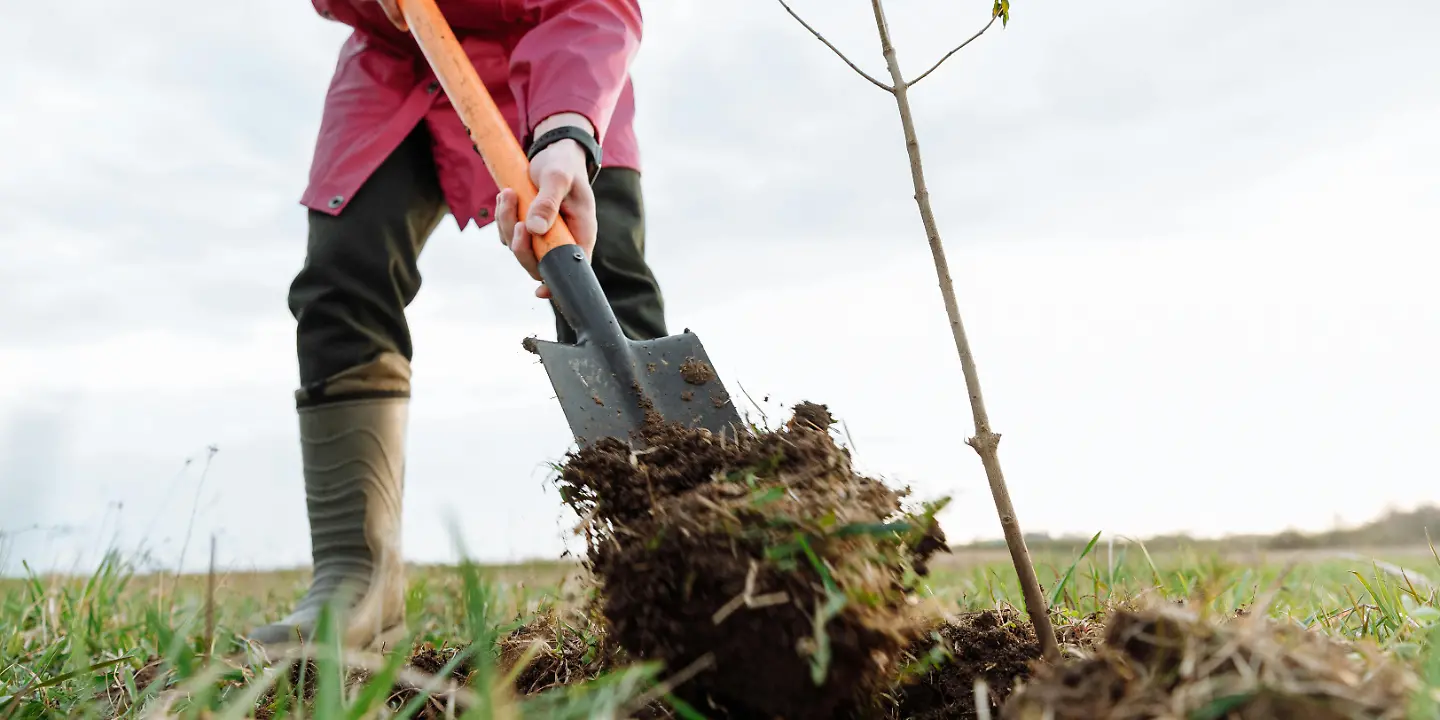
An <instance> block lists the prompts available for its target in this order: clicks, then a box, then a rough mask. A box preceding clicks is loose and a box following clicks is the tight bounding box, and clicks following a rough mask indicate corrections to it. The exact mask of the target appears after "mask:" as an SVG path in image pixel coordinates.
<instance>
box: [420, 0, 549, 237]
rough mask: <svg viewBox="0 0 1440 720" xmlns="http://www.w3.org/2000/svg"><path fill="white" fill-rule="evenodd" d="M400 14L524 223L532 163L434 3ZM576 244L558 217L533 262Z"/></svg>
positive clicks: (532, 188) (530, 197) (531, 187)
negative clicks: (517, 200) (514, 197)
mask: <svg viewBox="0 0 1440 720" xmlns="http://www.w3.org/2000/svg"><path fill="white" fill-rule="evenodd" d="M400 10H401V12H403V13H404V14H405V22H406V23H407V24H408V25H409V26H410V32H411V34H413V35H414V36H415V39H416V41H418V42H419V43H420V51H421V52H423V53H424V54H425V59H426V60H427V61H429V63H430V67H431V68H432V69H434V71H435V75H436V77H437V79H439V81H440V87H441V88H444V90H445V94H446V96H448V97H449V98H450V104H452V105H454V106H455V110H456V111H457V112H459V113H460V121H461V122H462V123H464V124H465V129H466V130H468V131H469V132H470V140H471V141H472V142H474V143H475V148H476V149H477V150H479V151H480V157H481V158H482V159H483V160H484V161H485V167H487V168H489V169H490V175H491V176H492V177H494V178H495V182H496V184H497V185H499V186H500V187H502V188H507V187H508V188H513V189H514V190H515V194H516V195H518V196H519V197H520V208H519V215H518V217H519V218H521V221H522V222H523V219H524V217H525V214H526V213H527V212H529V210H530V203H532V202H534V201H535V194H536V192H537V190H536V188H535V183H533V182H531V180H530V161H529V159H528V158H526V157H525V152H524V151H523V150H521V149H520V141H519V140H516V139H515V134H514V133H512V132H511V131H510V125H509V124H508V123H506V122H505V117H504V116H503V115H501V114H500V109H499V108H497V107H495V100H494V99H492V98H491V97H490V92H489V91H488V90H486V89H485V83H483V82H481V81H480V75H479V74H478V73H476V72H475V66H474V65H473V64H471V63H470V58H469V57H467V56H466V55H465V51H464V50H462V49H461V48H460V41H458V40H456V39H455V33H454V32H451V30H450V23H448V22H446V21H445V16H444V15H441V14H440V8H438V7H436V6H435V0H403V2H401V3H400ZM507 241H508V238H507ZM575 244H576V242H575V236H573V235H571V234H570V228H569V227H567V226H566V225H565V220H564V218H562V217H556V218H555V223H554V224H553V225H551V226H550V231H549V232H547V233H545V235H544V236H543V237H538V238H535V241H534V248H535V258H536V259H537V260H538V259H540V258H543V257H545V254H546V253H548V252H550V251H551V250H554V249H555V248H557V247H562V246H564V245H575Z"/></svg>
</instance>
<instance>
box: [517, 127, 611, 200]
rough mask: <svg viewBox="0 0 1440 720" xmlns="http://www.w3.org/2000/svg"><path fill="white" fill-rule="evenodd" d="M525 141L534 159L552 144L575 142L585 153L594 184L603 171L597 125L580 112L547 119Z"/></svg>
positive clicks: (586, 168) (528, 154)
mask: <svg viewBox="0 0 1440 720" xmlns="http://www.w3.org/2000/svg"><path fill="white" fill-rule="evenodd" d="M525 143H526V150H525V155H526V157H528V158H530V159H531V160H534V159H535V157H536V156H537V155H539V154H540V153H541V152H542V151H544V150H545V149H546V148H548V147H550V146H552V145H556V144H569V145H572V146H574V147H575V148H576V149H577V150H579V151H580V152H581V154H582V155H583V157H584V159H585V174H586V178H587V179H588V180H589V181H590V182H591V183H593V182H595V177H596V175H597V174H598V173H599V172H600V165H601V162H602V160H601V154H602V151H601V147H600V142H599V140H598V139H596V137H595V133H594V126H592V125H591V124H590V121H589V120H588V119H586V118H585V116H583V115H580V114H579V113H556V114H555V115H551V116H549V117H547V118H545V119H544V120H542V121H541V122H540V123H539V124H537V125H536V126H535V130H534V132H532V133H531V136H530V137H529V138H526V140H525Z"/></svg>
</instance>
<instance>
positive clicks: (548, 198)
mask: <svg viewBox="0 0 1440 720" xmlns="http://www.w3.org/2000/svg"><path fill="white" fill-rule="evenodd" d="M569 194H570V174H569V173H567V172H565V171H564V170H561V169H560V168H557V167H550V168H546V169H545V170H543V171H541V172H540V187H539V189H538V191H537V192H536V194H535V201H534V202H532V203H530V212H529V213H527V214H526V216H525V229H526V230H529V231H530V232H531V233H533V234H535V235H544V234H545V233H547V232H549V231H550V226H551V225H553V224H555V218H557V217H559V216H560V202H561V201H562V200H564V199H565V196H567V195H569Z"/></svg>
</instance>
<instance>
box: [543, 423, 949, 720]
mask: <svg viewBox="0 0 1440 720" xmlns="http://www.w3.org/2000/svg"><path fill="white" fill-rule="evenodd" d="M832 423H833V418H832V417H831V416H830V413H829V411H828V410H827V409H826V408H825V407H824V406H822V405H816V404H813V403H802V404H801V405H799V406H798V407H797V408H796V411H795V413H794V415H793V417H791V418H790V419H789V421H787V422H786V423H785V425H784V427H782V428H780V429H778V430H775V431H766V432H759V433H755V434H749V433H743V434H741V435H740V436H739V437H738V438H721V437H717V436H712V435H711V434H710V433H709V432H707V431H705V430H694V429H687V428H683V427H680V426H678V425H661V424H654V425H652V426H650V427H647V428H646V429H645V430H644V431H643V433H644V436H643V440H644V443H643V445H644V447H645V449H643V450H636V449H634V447H632V445H630V444H628V443H625V442H621V441H619V440H616V439H606V440H602V441H600V442H598V443H596V444H595V445H593V446H591V447H589V448H585V449H582V450H580V451H578V452H576V453H574V454H573V455H572V456H571V457H570V458H569V459H568V462H567V463H566V464H565V465H564V467H563V470H562V474H561V476H560V478H559V485H560V487H561V491H562V497H563V498H564V500H565V502H566V503H568V504H569V505H570V506H571V507H572V508H573V509H574V510H575V511H576V512H577V514H578V515H579V516H580V517H581V518H582V519H583V525H582V527H583V530H584V532H585V534H586V540H587V543H586V544H587V553H586V563H587V565H588V568H589V570H590V572H591V574H592V575H593V576H594V578H595V580H596V581H597V582H598V583H599V586H600V588H601V589H600V596H601V597H600V604H599V610H600V614H601V616H602V617H603V619H604V621H605V623H606V624H607V626H608V627H609V628H610V632H611V633H612V636H613V638H614V640H615V641H616V643H617V644H618V646H619V647H621V648H624V650H625V651H626V652H628V653H630V654H632V655H633V656H634V657H636V658H638V659H644V660H659V661H662V662H663V663H664V664H665V666H666V667H667V668H670V669H671V671H672V672H687V673H693V675H694V676H693V678H692V679H690V681H689V682H687V683H685V684H684V685H682V686H681V687H680V688H678V689H677V690H676V694H677V695H678V696H680V697H681V698H682V699H683V700H684V701H686V702H687V703H690V704H691V705H693V706H695V707H696V708H697V709H699V710H700V712H702V713H705V714H707V715H709V716H711V717H726V716H729V717H767V718H768V717H785V718H795V719H802V718H829V717H834V716H835V713H836V712H837V711H838V710H839V709H840V708H843V707H849V706H853V705H855V704H857V703H862V702H864V701H865V699H866V698H869V697H871V696H873V695H874V694H875V693H877V692H878V691H880V690H881V689H883V688H884V686H885V683H886V682H887V680H888V678H890V677H891V676H892V675H893V674H894V672H895V669H896V667H897V665H898V663H899V662H900V659H901V656H902V655H903V653H904V651H905V649H906V648H907V647H909V646H910V645H911V644H912V643H913V642H915V641H916V639H917V638H919V637H921V636H922V635H923V633H924V632H925V630H926V619H925V618H924V617H923V615H922V614H921V613H919V612H916V610H915V607H914V603H913V601H912V599H911V598H910V591H911V587H910V585H911V584H913V582H914V581H915V580H916V579H917V578H918V577H919V575H920V573H921V572H923V569H924V566H925V562H926V560H928V559H929V557H930V555H932V554H933V553H935V552H936V551H938V550H940V549H942V548H944V547H945V542H944V537H943V535H941V534H940V531H939V527H938V524H937V523H936V522H935V521H934V512H935V511H936V510H938V508H939V507H940V506H939V505H930V504H927V505H923V506H922V507H921V508H919V509H914V508H906V507H904V503H903V500H904V498H905V495H906V493H905V492H904V491H901V490H896V489H893V488H891V487H889V486H888V485H886V484H885V483H883V482H881V481H879V480H875V479H872V478H868V477H865V476H862V475H860V474H857V473H856V472H855V471H854V470H853V468H852V467H851V464H850V455H849V452H848V451H847V450H845V449H843V448H841V447H840V446H838V445H837V444H836V443H835V441H834V439H833V438H832V437H831V435H830V425H831V424H832Z"/></svg>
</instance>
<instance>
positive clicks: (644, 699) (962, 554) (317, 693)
mask: <svg viewBox="0 0 1440 720" xmlns="http://www.w3.org/2000/svg"><path fill="white" fill-rule="evenodd" d="M1436 563H1437V559H1436V558H1435V557H1434V556H1433V555H1432V554H1431V552H1430V549H1429V548H1426V547H1420V548H1414V549H1399V550H1394V549H1390V550H1386V549H1381V550H1373V551H1366V550H1362V549H1357V550H1355V551H1354V552H1353V553H1351V554H1344V553H1338V552H1335V551H1327V550H1316V551H1304V552H1278V553H1271V554H1263V555H1256V554H1253V553H1247V554H1234V553H1230V554H1225V553H1214V552H1208V553H1191V552H1186V551H1184V550H1180V551H1166V552H1163V553H1155V554H1153V555H1151V554H1149V553H1147V552H1146V551H1145V550H1144V548H1143V547H1141V546H1131V545H1126V544H1117V545H1116V546H1115V547H1114V548H1113V549H1112V548H1111V547H1110V546H1109V545H1108V544H1107V543H1106V542H1104V541H1103V540H1102V541H1101V542H1099V543H1097V544H1095V545H1094V547H1093V548H1092V549H1091V550H1090V552H1089V553H1087V554H1085V555H1084V557H1082V558H1079V559H1078V562H1077V557H1076V556H1075V555H1057V554H1041V555H1040V556H1039V557H1037V567H1038V570H1039V573H1040V577H1041V580H1042V582H1044V583H1045V585H1046V587H1047V589H1049V590H1051V591H1052V592H1055V594H1056V596H1057V598H1058V603H1057V607H1056V612H1055V620H1056V624H1057V627H1059V628H1060V629H1061V630H1062V637H1064V638H1065V640H1066V641H1067V642H1068V643H1069V644H1070V645H1074V646H1077V647H1079V646H1083V645H1085V644H1087V643H1093V641H1094V638H1093V636H1094V635H1095V634H1096V633H1097V632H1099V630H1098V625H1097V623H1098V622H1103V620H1104V619H1105V617H1106V616H1105V614H1104V611H1106V610H1107V609H1110V608H1112V607H1115V606H1116V605H1117V603H1123V602H1126V601H1136V600H1140V601H1143V600H1144V598H1146V597H1157V598H1163V599H1167V600H1182V599H1190V600H1194V601H1197V603H1198V605H1197V607H1203V609H1205V610H1208V611H1210V612H1213V613H1214V615H1215V616H1217V617H1230V616H1235V615H1236V614H1237V613H1240V614H1243V611H1245V610H1247V609H1250V608H1253V607H1254V606H1255V603H1256V602H1257V600H1258V599H1259V598H1261V597H1262V596H1264V595H1265V594H1266V593H1267V591H1269V590H1272V589H1273V590H1275V591H1276V594H1275V595H1274V597H1273V601H1272V602H1270V603H1269V606H1268V609H1266V610H1265V612H1266V613H1267V614H1268V615H1269V616H1272V617H1275V618H1282V619H1284V621H1285V622H1286V623H1291V624H1298V625H1300V626H1304V627H1305V628H1309V629H1310V631H1312V632H1314V633H1318V634H1323V635H1325V636H1328V637H1333V638H1338V639H1341V640H1344V641H1352V642H1353V641H1358V642H1361V643H1374V644H1375V645H1376V646H1378V647H1379V648H1381V649H1383V651H1384V653H1385V654H1386V656H1388V657H1391V658H1395V659H1398V660H1399V661H1400V662H1402V663H1403V664H1404V665H1405V666H1406V667H1408V668H1413V669H1414V670H1415V672H1416V674H1417V675H1418V677H1419V678H1421V684H1420V685H1419V686H1418V687H1417V689H1416V690H1415V691H1414V692H1413V693H1412V694H1411V697H1410V699H1409V701H1408V703H1409V707H1410V714H1409V716H1411V717H1434V716H1435V714H1434V709H1433V706H1431V705H1428V703H1429V700H1428V699H1427V697H1428V690H1427V689H1426V688H1428V687H1430V686H1431V685H1432V684H1434V683H1437V682H1440V667H1437V662H1436V659H1435V658H1434V656H1433V655H1432V654H1431V653H1429V651H1428V648H1429V644H1428V636H1430V635H1431V634H1432V631H1431V628H1432V627H1433V623H1434V622H1435V620H1436V619H1437V618H1440V611H1437V607H1436V594H1435V592H1434V590H1433V589H1432V588H1431V587H1430V586H1429V585H1428V584H1427V582H1426V581H1425V580H1424V579H1423V577H1422V576H1423V575H1428V576H1435V575H1437V573H1436V568H1437V565H1436ZM1402 567H1403V568H1413V569H1414V571H1413V572H1404V571H1401V570H1400V569H1399V568H1402ZM1067 575H1068V580H1066V581H1065V582H1063V583H1062V582H1061V578H1062V577H1063V576H1067ZM1013 576H1014V573H1013V571H1012V570H1011V569H1010V567H1009V565H1008V561H1007V560H1006V558H1005V557H1004V556H1003V554H996V553H992V552H974V551H957V552H956V553H955V554H951V555H942V556H940V559H937V560H936V561H935V563H934V564H933V567H932V568H931V572H930V576H929V579H928V581H927V582H926V583H925V584H924V585H923V586H922V587H921V588H920V592H921V593H922V594H924V595H928V596H929V597H931V598H934V599H936V600H937V601H938V602H939V603H940V605H941V606H943V607H944V608H945V609H947V610H948V611H951V612H954V613H967V612H975V611H981V610H985V609H992V610H993V609H1002V610H1003V609H1004V608H1006V607H1007V606H1009V607H1017V608H1018V607H1022V605H1021V603H1020V599H1019V598H1020V595H1019V590H1018V587H1017V586H1016V585H1015V582H1014V579H1013ZM410 578H411V586H410V593H409V601H408V605H409V607H408V613H409V617H410V619H411V620H410V629H411V630H412V631H413V632H415V633H416V636H415V638H414V645H415V646H417V647H416V649H415V650H414V652H413V653H411V654H410V655H411V657H410V660H409V662H408V663H407V664H406V667H404V668H400V667H397V665H398V664H399V660H401V659H404V658H405V655H406V653H394V654H391V655H390V656H389V657H388V658H387V657H384V656H375V657H370V656H363V657H362V656H359V655H353V654H352V656H350V657H349V658H348V662H349V663H350V665H351V666H352V670H351V671H350V672H349V673H345V674H344V675H345V678H346V679H345V680H344V681H342V679H341V678H342V672H341V671H340V669H339V666H338V665H337V664H335V663H334V662H333V658H334V655H331V656H329V657H327V656H326V655H325V654H324V653H320V654H319V656H318V657H317V658H316V659H317V662H314V663H296V664H293V665H292V666H290V667H289V668H285V667H282V666H276V667H279V668H280V669H281V670H287V669H288V670H289V672H283V671H281V672H277V671H275V670H274V669H272V670H271V671H270V672H268V673H267V671H266V670H265V669H264V668H263V667H262V664H261V662H260V659H259V658H258V657H257V656H255V655H254V653H253V652H251V653H247V651H246V647H245V646H244V645H243V644H242V642H241V641H240V640H239V638H238V637H237V634H238V633H240V632H242V631H243V630H244V629H245V628H246V627H249V626H251V625H252V624H255V623H259V622H261V621H263V620H265V619H268V618H272V617H274V616H276V615H277V614H279V613H280V612H281V611H282V609H283V608H285V607H286V606H287V605H288V604H289V603H290V602H291V601H292V600H293V599H294V598H295V597H297V596H298V595H299V594H300V593H301V592H303V589H304V581H305V576H304V574H303V573H300V572H291V573H271V574H259V575H255V574H247V575H240V574H224V573H219V574H216V575H215V576H213V577H207V576H203V575H202V576H182V577H179V578H176V577H173V576H168V575H136V574H133V573H132V572H130V570H129V569H128V566H127V564H126V563H125V561H124V559H123V558H120V557H112V558H111V559H110V560H109V561H107V562H106V563H105V564H104V565H103V566H102V567H100V568H98V569H97V570H96V572H95V573H94V574H93V575H92V576H90V577H83V578H66V577H32V578H28V579H17V580H9V581H3V584H0V597H3V605H0V643H3V645H0V718H39V717H143V716H153V717H162V716H169V717H178V716H191V717H285V716H288V717H309V718H339V717H345V718H358V717H377V716H381V715H379V714H377V709H378V708H382V707H388V708H390V711H392V712H393V711H397V710H398V715H401V716H408V717H446V716H448V715H451V714H453V715H454V716H461V715H462V714H463V712H462V709H463V707H464V702H465V701H467V700H468V701H470V702H471V703H473V704H472V705H471V706H468V707H469V708H470V712H471V714H470V715H469V716H471V717H519V716H523V717H575V718H578V717H614V716H617V715H621V714H623V713H626V712H630V711H633V710H635V709H636V708H638V707H641V706H644V705H647V704H648V705H652V709H651V710H650V712H661V713H663V712H668V711H670V710H671V709H672V708H669V707H667V703H666V700H665V698H666V693H665V692H664V691H665V690H666V689H667V688H665V687H663V686H660V687H657V680H663V679H664V678H665V677H667V675H666V674H665V673H664V672H663V671H662V670H660V669H657V668H654V667H652V666H647V665H643V664H635V665H632V666H629V667H608V668H602V667H600V666H602V665H604V664H605V663H604V659H605V657H607V649H606V647H607V645H608V644H609V643H608V642H607V640H606V639H605V638H604V637H603V636H602V633H600V632H599V631H597V630H595V629H594V628H593V627H589V626H587V624H586V623H585V622H583V621H577V620H575V619H574V618H575V617H577V616H573V615H566V614H565V613H564V612H563V608H565V607H567V606H573V605H575V604H576V603H577V602H578V601H579V600H580V599H581V598H582V597H583V584H580V583H579V582H578V581H579V579H580V578H581V573H580V572H579V569H578V567H577V566H574V565H568V564H562V563H553V564H547V563H537V564H530V565H525V566H505V567H477V566H464V567H451V568H446V567H422V568H413V569H412V571H411V576H410ZM557 608H559V609H558V610H557ZM1097 613H1099V614H1098V615H1097ZM537 616H538V617H542V618H546V619H545V620H544V621H543V622H540V623H538V624H533V625H532V626H531V628H530V629H528V630H521V632H519V633H516V632H515V631H516V630H517V628H521V626H523V625H526V624H527V623H533V620H534V618H535V617H537ZM1001 617H1002V618H1009V617H1011V615H1009V614H1006V613H1002V615H1001ZM1022 617H1023V615H1022ZM567 618H568V620H567ZM557 619H558V622H557ZM567 623H568V624H569V625H570V627H571V629H570V630H566V629H565V627H564V626H565V625H566V624H567ZM536 628H538V630H537V629H536ZM527 633H528V634H527ZM536 638H539V639H541V640H546V641H548V643H547V644H546V645H533V643H531V642H530V641H532V640H534V639H536ZM1087 638H1088V640H1087ZM472 643H475V644H474V645H472ZM532 645H533V647H532ZM462 647H463V648H467V649H473V648H475V647H485V648H486V649H487V650H493V651H494V652H485V653H480V652H476V653H472V654H471V655H470V657H468V658H467V657H464V655H463V653H457V652H456V649H457V648H462ZM527 649H529V652H530V653H531V654H532V657H531V658H529V659H530V660H532V661H533V662H531V663H530V665H529V668H528V669H526V670H525V671H524V672H517V673H511V674H506V671H507V670H510V669H511V667H513V666H514V665H515V663H514V660H515V657H516V655H517V654H522V653H524V652H525V651H526V650H527ZM956 650H957V651H964V648H957V649H956ZM447 660H449V661H450V663H449V666H446V661H447ZM367 664H368V670H359V671H357V670H354V669H353V668H355V667H356V666H365V665H367ZM455 667H460V668H462V669H468V670H469V671H470V672H469V673H468V674H464V675H460V677H464V678H465V679H466V680H468V683H469V689H468V690H456V689H455V688H454V687H453V686H445V685H442V684H441V683H442V682H443V681H444V680H445V678H446V677H454V676H456V675H455V673H453V672H452V670H454V668H455ZM306 671H308V673H309V675H310V677H309V678H306V677H305V673H306ZM592 671H593V672H592ZM954 672H959V671H954ZM567 673H570V674H571V675H570V676H569V677H567V676H566V674H567ZM589 674H599V675H600V677H599V678H596V679H590V678H589V677H588V675H589ZM992 675H993V673H992ZM973 679H974V678H973V677H956V678H951V679H950V683H949V684H950V685H952V686H956V687H964V688H966V689H967V690H968V689H970V688H971V686H972V683H973ZM583 680H589V682H586V683H581V681H583ZM566 681H569V682H570V683H571V685H572V687H570V688H568V689H567V688H565V687H560V686H558V683H563V682H566ZM427 682H430V683H431V686H432V687H433V688H434V692H433V693H426V692H423V691H420V690H417V688H421V687H422V686H424V685H425V684H426V683H427ZM1355 682H1356V683H1360V682H1361V679H1360V678H1357V679H1356V681H1355ZM998 684H1000V685H1002V686H1003V685H1005V684H1006V680H1005V679H1004V678H998ZM547 685H553V686H555V687H549V688H548V689H546V686H547ZM516 686H519V687H520V691H519V692H516V693H513V694H512V693H507V692H502V691H497V690H495V688H500V687H516ZM297 687H305V688H308V692H307V693H304V695H305V697H304V699H303V700H302V699H301V695H302V693H301V692H300V691H299V690H297V689H296V688H297ZM534 690H540V691H539V692H529V693H528V694H526V692H525V691H534ZM952 699H953V698H952ZM657 700H658V701H657ZM457 708H458V709H457ZM988 710H989V708H982V709H981V710H980V711H979V714H975V713H974V711H972V710H958V709H955V708H954V707H951V708H950V709H948V710H946V709H940V710H938V711H936V712H934V713H933V714H929V715H925V716H928V717H989V716H990V715H989V714H988ZM677 714H678V715H679V716H682V717H704V716H706V714H705V713H704V712H703V711H702V710H701V709H697V708H693V707H686V706H684V704H683V703H680V708H679V710H678V713H677ZM892 714H895V713H894V711H893V710H892ZM1323 716H1324V717H1330V715H1323ZM1334 716H1335V717H1343V715H1338V714H1337V715H1334ZM1401 716H1403V715H1396V717H1401ZM1213 717H1225V715H1214V716H1213ZM1236 717H1239V715H1237V716H1236Z"/></svg>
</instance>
